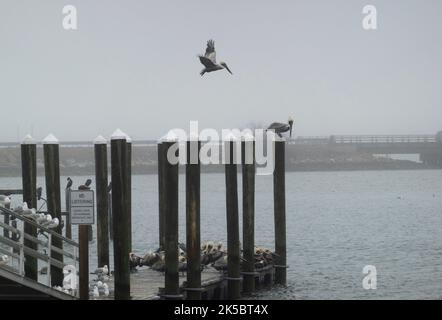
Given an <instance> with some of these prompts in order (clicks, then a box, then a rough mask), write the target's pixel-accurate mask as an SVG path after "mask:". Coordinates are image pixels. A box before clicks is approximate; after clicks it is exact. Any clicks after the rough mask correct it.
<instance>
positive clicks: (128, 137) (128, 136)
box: [126, 133, 132, 143]
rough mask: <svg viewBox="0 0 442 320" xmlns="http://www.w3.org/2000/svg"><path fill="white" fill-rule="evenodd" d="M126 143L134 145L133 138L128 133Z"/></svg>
mask: <svg viewBox="0 0 442 320" xmlns="http://www.w3.org/2000/svg"><path fill="white" fill-rule="evenodd" d="M126 142H127V143H132V138H131V137H130V135H128V134H127V133H126Z"/></svg>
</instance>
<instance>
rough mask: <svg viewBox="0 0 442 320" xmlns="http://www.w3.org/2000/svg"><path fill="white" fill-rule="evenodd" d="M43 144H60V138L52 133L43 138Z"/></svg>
mask: <svg viewBox="0 0 442 320" xmlns="http://www.w3.org/2000/svg"><path fill="white" fill-rule="evenodd" d="M43 144H58V139H57V138H56V137H55V136H54V135H53V134H52V133H50V134H48V135H47V136H46V138H44V139H43Z"/></svg>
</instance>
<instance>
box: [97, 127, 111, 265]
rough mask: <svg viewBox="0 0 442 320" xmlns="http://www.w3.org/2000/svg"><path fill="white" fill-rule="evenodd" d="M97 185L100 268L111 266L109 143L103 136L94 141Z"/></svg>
mask: <svg viewBox="0 0 442 320" xmlns="http://www.w3.org/2000/svg"><path fill="white" fill-rule="evenodd" d="M94 153H95V185H96V189H97V191H96V192H97V256H98V267H103V266H105V265H107V266H109V265H110V264H109V208H108V204H109V199H108V196H109V195H108V192H107V186H108V169H107V141H106V139H104V138H103V137H102V136H99V137H97V138H96V139H95V140H94Z"/></svg>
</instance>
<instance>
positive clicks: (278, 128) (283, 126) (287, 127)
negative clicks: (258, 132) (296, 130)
mask: <svg viewBox="0 0 442 320" xmlns="http://www.w3.org/2000/svg"><path fill="white" fill-rule="evenodd" d="M292 128H293V119H292V118H289V121H288V123H280V122H273V123H272V124H271V125H270V126H269V127H268V128H267V130H273V131H275V133H276V134H277V135H278V136H279V137H280V138H282V135H281V133H283V132H287V131H290V137H291V136H292Z"/></svg>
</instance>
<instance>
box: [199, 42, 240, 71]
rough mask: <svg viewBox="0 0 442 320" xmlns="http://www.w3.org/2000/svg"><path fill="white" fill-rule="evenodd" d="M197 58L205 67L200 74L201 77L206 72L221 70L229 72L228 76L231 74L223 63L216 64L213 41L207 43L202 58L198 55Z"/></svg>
mask: <svg viewBox="0 0 442 320" xmlns="http://www.w3.org/2000/svg"><path fill="white" fill-rule="evenodd" d="M198 57H199V58H200V61H201V63H202V64H203V65H204V67H205V68H204V69H203V70H201V72H200V75H201V76H203V75H204V74H205V73H206V72H212V71H217V70H222V69H226V70H227V71H229V72H230V74H233V73H232V71H230V69H229V67H228V66H227V64H226V63H225V62H222V61H220V63H216V52H215V41H213V40H209V41H207V48H206V53H205V54H204V56H202V55H199V56H198Z"/></svg>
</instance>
